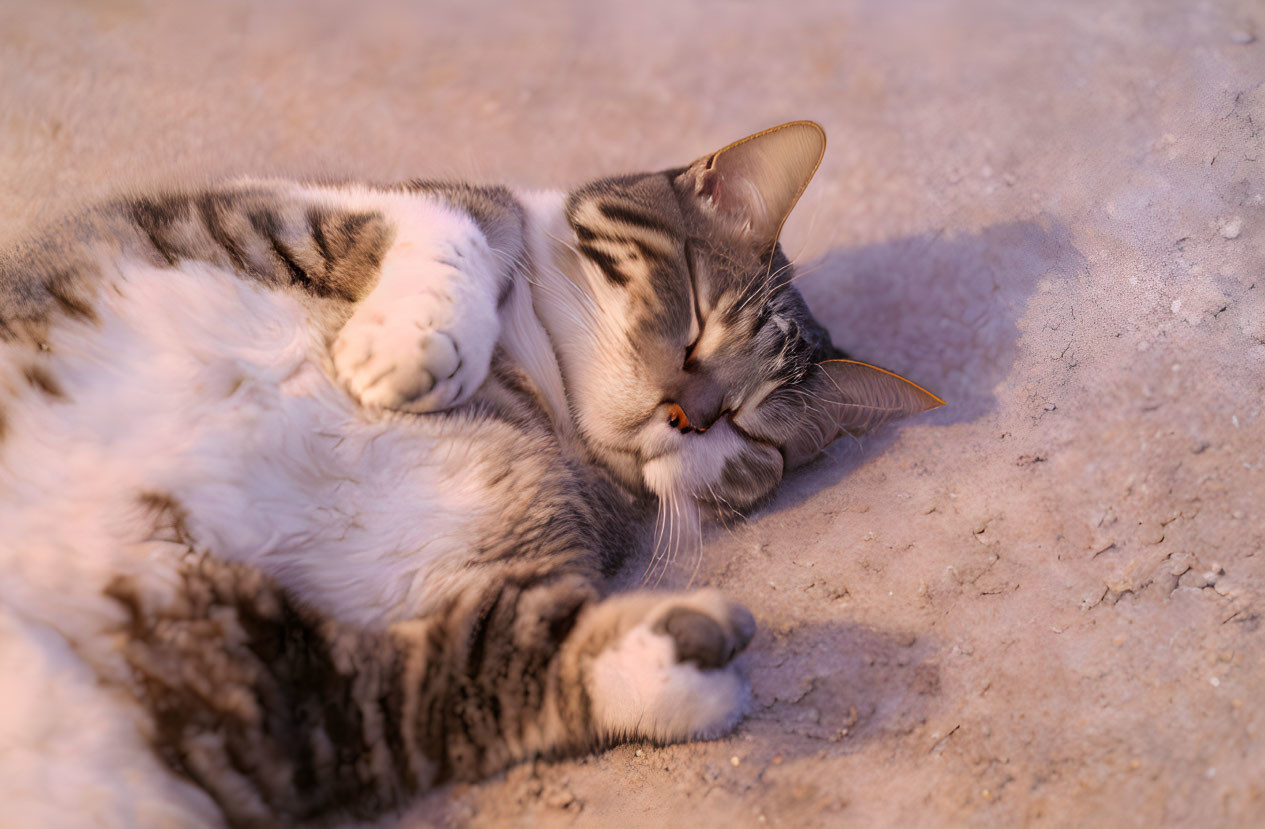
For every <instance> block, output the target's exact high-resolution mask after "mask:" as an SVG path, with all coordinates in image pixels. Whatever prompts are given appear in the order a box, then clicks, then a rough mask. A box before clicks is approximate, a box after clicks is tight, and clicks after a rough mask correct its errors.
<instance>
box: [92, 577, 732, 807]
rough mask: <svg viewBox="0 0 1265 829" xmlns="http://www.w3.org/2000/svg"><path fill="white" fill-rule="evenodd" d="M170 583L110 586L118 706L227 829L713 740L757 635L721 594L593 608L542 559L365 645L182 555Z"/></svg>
mask: <svg viewBox="0 0 1265 829" xmlns="http://www.w3.org/2000/svg"><path fill="white" fill-rule="evenodd" d="M551 570H552V572H550V571H551ZM182 579H183V588H182V589H180V590H178V591H177V593H178V595H177V597H176V599H175V600H174V601H171V602H166V603H164V604H163V605H162V606H151V605H149V604H148V603H147V600H146V599H145V597H144V596H145V594H144V592H143V591H141V590H139V589H138V587H137V586H136V585H135V584H132V583H130V582H127V581H125V580H120V581H118V582H116V583H115V584H114V585H112V586H111V589H110V595H112V596H113V597H115V598H116V599H118V600H119V601H120V602H122V603H123V604H124V605H125V606H126V607H127V608H128V610H129V616H130V621H129V623H128V625H127V627H126V629H125V630H124V631H122V632H121V633H122V636H121V640H122V644H121V647H122V652H123V654H124V656H125V658H126V659H127V661H128V663H129V664H130V666H131V667H132V676H131V679H130V680H129V681H130V682H132V683H133V686H132V687H130V688H129V689H128V690H129V691H130V693H131V694H132V695H133V696H134V697H135V698H136V699H138V700H139V701H141V702H142V703H143V704H144V705H146V706H148V707H149V709H150V712H151V714H152V715H153V724H154V733H153V735H152V741H153V743H154V745H155V746H156V748H157V749H158V751H159V753H160V755H161V756H162V757H163V759H165V760H166V761H167V763H168V764H169V766H170V767H171V768H172V769H173V771H176V772H177V773H178V774H180V775H182V776H184V777H186V778H188V779H191V780H192V781H194V782H195V783H197V784H198V785H200V786H201V787H202V788H203V789H205V790H206V791H207V792H208V793H209V794H210V795H211V797H212V798H214V799H215V800H216V802H217V803H219V805H220V807H221V808H222V809H223V810H224V812H225V815H226V816H227V817H228V819H229V821H230V822H231V823H234V824H237V825H261V826H264V825H271V824H274V823H276V822H283V823H284V822H295V821H302V820H308V819H312V818H314V817H317V816H319V815H322V814H329V813H333V812H338V811H344V812H350V813H351V814H354V815H360V816H368V815H370V814H372V813H373V812H375V811H378V810H381V809H382V808H386V807H390V806H392V805H394V804H397V803H399V801H400V799H401V798H402V797H404V796H406V795H407V794H409V793H410V792H413V791H416V790H417V789H419V788H425V787H427V786H429V785H432V784H435V783H438V782H441V781H443V780H445V779H449V778H459V779H477V778H481V777H486V776H488V775H490V774H494V773H496V772H498V771H500V770H502V769H504V768H505V767H506V766H508V765H510V764H512V763H515V762H518V761H520V760H523V759H527V758H530V757H534V756H540V755H553V756H557V755H563V754H576V753H581V752H584V751H588V750H591V749H592V748H594V747H597V746H600V745H603V744H607V743H611V742H615V741H618V740H623V739H637V738H648V739H653V740H656V741H662V742H668V741H675V740H684V739H689V738H691V737H706V736H714V735H717V734H720V733H723V732H724V731H726V730H728V729H729V728H732V727H733V725H734V724H735V723H736V722H737V721H738V719H739V718H740V717H741V716H742V714H743V713H744V711H745V708H746V704H747V699H748V693H747V686H746V683H745V681H744V680H743V678H742V676H741V675H740V674H739V672H738V670H737V668H736V666H735V665H734V664H733V662H732V659H733V657H734V655H735V654H736V653H737V652H739V651H740V650H742V648H743V647H745V646H746V644H747V643H748V642H749V641H750V639H751V637H752V635H753V633H754V630H755V623H754V621H753V620H752V618H751V614H750V613H748V612H747V611H746V610H745V609H743V608H742V607H740V606H738V605H736V604H734V603H732V602H729V601H727V600H726V599H724V598H723V597H722V596H721V595H720V594H719V593H716V592H714V591H700V592H696V593H688V594H654V593H633V594H626V595H621V596H616V597H614V598H610V599H607V600H605V601H603V600H601V599H600V598H599V595H598V591H597V589H596V588H595V586H594V581H593V579H592V577H591V576H589V575H587V574H583V573H578V572H570V573H559V572H557V570H556V568H555V567H554V566H551V565H549V564H548V563H545V562H540V563H538V564H537V566H535V567H533V566H531V565H525V566H524V568H523V569H522V570H519V571H517V572H513V571H502V572H501V573H499V574H498V575H497V576H496V577H495V578H494V579H490V580H489V581H488V582H487V583H485V584H484V585H482V586H480V587H477V588H470V589H467V590H464V591H461V592H460V593H459V594H458V595H456V596H454V597H453V598H451V599H450V600H449V601H448V602H447V603H446V604H445V605H444V606H442V607H441V608H439V609H437V610H436V612H434V613H433V614H431V615H428V616H427V617H424V618H421V619H416V620H411V621H407V622H402V623H399V624H397V625H394V626H393V627H392V628H391V629H390V630H389V631H365V630H356V629H352V628H348V627H347V626H344V625H340V624H338V623H337V622H335V621H333V620H331V619H328V618H322V617H320V616H317V615H315V614H312V613H311V612H309V611H307V610H304V609H303V608H300V607H297V606H296V605H294V604H293V603H292V602H291V601H290V600H289V598H288V597H287V595H286V594H285V592H284V591H281V590H280V589H278V588H277V587H276V585H275V584H273V583H272V582H271V581H270V580H269V579H267V578H266V577H264V576H263V575H262V574H261V573H260V572H259V571H258V570H256V569H254V568H251V567H248V566H245V565H239V564H226V563H222V562H218V561H216V560H214V559H210V558H196V557H195V558H191V559H190V560H189V561H187V562H186V563H185V565H184V567H183V569H182Z"/></svg>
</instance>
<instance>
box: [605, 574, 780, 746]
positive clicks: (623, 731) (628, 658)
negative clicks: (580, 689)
mask: <svg viewBox="0 0 1265 829" xmlns="http://www.w3.org/2000/svg"><path fill="white" fill-rule="evenodd" d="M754 635H755V619H754V618H752V616H751V613H750V612H749V611H748V610H747V609H746V608H745V607H743V606H742V605H740V604H737V603H735V602H731V601H729V600H727V599H726V598H724V597H723V596H722V595H721V594H720V593H718V592H716V591H714V590H702V591H698V592H695V593H690V594H685V595H678V596H671V597H665V598H663V599H662V600H660V601H658V602H657V603H655V604H653V605H651V606H649V607H648V608H647V612H646V613H645V615H644V616H643V617H642V619H641V620H640V621H639V622H638V623H637V624H635V625H633V626H632V627H631V628H629V629H627V630H626V631H625V632H624V633H623V634H622V635H621V636H620V637H619V638H618V639H617V640H616V641H615V642H614V643H612V644H611V645H610V646H609V647H607V648H606V649H605V650H604V651H602V652H601V653H600V654H599V655H598V656H597V657H596V658H594V659H593V661H592V663H591V665H590V666H589V683H590V688H589V692H590V697H591V699H592V704H593V714H594V724H595V726H596V727H597V729H598V730H599V732H602V733H604V734H605V735H607V736H622V737H634V736H636V737H647V738H650V739H655V740H662V741H665V742H667V741H674V740H684V739H690V738H694V737H714V736H716V735H719V734H723V733H725V732H726V731H729V730H730V729H731V728H733V727H734V725H736V724H737V722H738V720H739V719H741V718H742V715H743V714H745V713H746V709H747V704H748V700H749V698H750V693H749V690H748V687H747V682H746V680H745V678H744V677H743V676H742V675H741V674H740V673H739V671H738V669H737V666H736V665H734V664H733V658H734V656H736V655H737V654H738V653H739V652H740V651H742V649H743V648H745V647H746V646H747V644H748V643H749V642H750V641H751V638H752V636H754Z"/></svg>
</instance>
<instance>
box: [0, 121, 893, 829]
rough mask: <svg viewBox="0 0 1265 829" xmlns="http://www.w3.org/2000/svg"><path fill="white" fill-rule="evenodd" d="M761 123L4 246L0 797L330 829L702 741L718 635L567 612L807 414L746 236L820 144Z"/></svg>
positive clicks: (147, 816)
mask: <svg viewBox="0 0 1265 829" xmlns="http://www.w3.org/2000/svg"><path fill="white" fill-rule="evenodd" d="M767 135H768V136H769V137H767V138H765V139H763V140H760V139H759V138H758V137H757V140H756V141H755V142H754V143H753V144H750V145H743V144H740V145H735V148H736V149H735V151H734V152H729V151H728V148H727V150H726V151H722V153H718V154H715V155H713V156H710V157H708V158H707V159H704V160H702V161H700V162H698V163H697V164H696V165H694V166H692V167H690V168H682V169H680V170H675V171H670V172H668V173H661V174H651V175H646V176H640V177H630V178H627V179H617V180H610V181H608V182H602V183H599V184H597V185H591V186H590V187H588V188H585V189H582V190H579V191H576V192H575V193H573V194H572V195H571V196H570V197H568V196H566V195H564V194H560V193H538V194H521V195H515V194H511V193H510V192H509V191H506V190H503V189H500V188H472V187H466V186H449V185H441V184H430V183H416V184H413V185H410V186H406V187H400V188H385V189H379V188H369V187H362V186H348V187H309V186H303V185H297V184H292V183H287V182H268V181H265V182H243V183H237V184H232V185H225V186H224V187H221V188H216V189H213V190H210V191H204V192H199V193H194V194H188V195H167V196H162V197H155V198H147V199H134V200H127V201H122V202H118V203H115V204H113V205H109V206H107V207H104V208H101V209H98V210H97V211H95V212H93V213H89V214H85V215H84V216H83V217H80V218H79V219H77V220H75V221H74V222H71V223H68V224H66V225H65V226H63V227H60V228H57V229H55V230H54V231H52V232H51V233H50V234H48V235H47V236H45V237H43V239H42V240H41V241H38V242H34V243H31V244H29V245H27V246H26V247H24V248H22V249H19V250H17V251H15V252H13V253H12V254H10V255H9V256H8V257H7V258H6V259H5V260H4V263H3V264H2V265H0V322H2V324H0V336H2V340H3V341H2V342H0V573H2V574H3V575H2V576H0V696H3V698H4V699H5V700H7V702H6V704H5V705H4V706H0V780H3V781H4V782H3V784H0V785H3V788H4V789H5V792H4V794H3V797H2V798H0V802H4V803H5V804H6V805H5V808H6V811H7V813H8V814H9V815H10V816H11V817H12V818H13V819H15V820H17V821H18V822H21V823H28V822H29V823H31V824H32V825H33V824H36V823H38V824H42V825H56V824H66V825H78V824H79V821H80V820H81V818H82V817H83V816H84V815H88V814H96V815H99V816H100V818H101V819H102V821H103V822H104V823H106V824H109V825H129V824H137V825H157V824H162V825H174V824H178V823H187V824H199V823H204V822H215V821H218V820H221V819H224V818H227V819H228V820H229V821H230V822H234V823H240V824H249V823H257V824H260V825H267V824H269V823H272V822H274V821H282V822H291V821H297V820H303V819H308V818H312V817H316V816H320V815H324V814H333V813H339V812H350V813H352V814H368V813H371V812H373V811H375V810H378V809H381V808H384V807H388V806H390V805H392V804H396V803H398V802H400V800H401V798H402V797H403V796H405V795H407V793H409V792H411V791H414V790H416V789H418V788H421V787H425V786H427V785H430V784H432V783H434V782H436V781H438V780H442V779H446V778H449V777H453V776H458V777H477V776H479V775H485V774H488V773H491V772H494V771H496V770H497V769H499V768H503V767H504V766H505V765H507V764H508V763H511V762H513V761H515V760H518V759H521V758H523V757H527V756H532V755H540V754H544V755H548V754H558V753H565V752H573V751H580V750H584V749H586V748H588V747H591V746H593V745H596V744H600V743H602V742H606V741H610V740H614V739H621V738H633V737H647V738H651V739H656V740H676V739H684V738H688V737H692V736H697V735H706V734H715V733H719V732H721V731H724V730H725V729H727V728H729V727H731V726H732V725H733V723H734V722H735V721H736V720H737V718H738V717H739V716H741V713H742V710H743V706H744V701H745V694H746V692H745V685H744V683H743V682H742V680H741V678H740V677H739V675H738V673H737V672H736V669H735V668H734V666H733V665H732V664H731V662H730V660H731V658H732V656H733V654H734V653H736V652H737V651H738V650H741V648H742V647H743V646H745V644H746V643H747V641H748V640H749V639H750V637H751V635H752V633H753V631H754V626H753V623H752V620H751V617H750V614H748V613H747V612H746V611H745V610H743V609H742V608H740V607H738V606H736V605H733V604H731V603H729V602H727V601H725V600H724V599H722V598H720V597H719V596H718V595H716V594H714V593H709V592H703V593H695V594H677V595H673V594H653V593H634V594H626V595H623V596H616V597H613V598H607V599H603V598H602V594H603V584H604V579H605V578H606V577H607V576H608V575H609V574H610V573H612V572H613V571H614V570H615V569H616V568H617V567H618V566H619V565H620V563H621V562H622V560H623V557H624V556H625V555H627V554H628V553H630V552H633V551H635V550H636V548H637V547H638V539H639V538H641V537H642V535H643V533H644V531H645V527H646V524H647V521H646V519H647V518H648V517H651V516H653V515H654V511H655V503H656V501H657V502H658V503H659V512H660V517H661V518H662V519H664V522H665V523H664V524H663V525H662V526H661V528H660V529H661V536H662V534H663V532H665V531H666V532H669V533H671V536H672V537H671V538H670V539H669V540H667V541H666V542H665V540H664V539H663V538H662V537H661V538H660V539H658V540H657V542H656V543H657V547H658V548H660V549H661V550H668V551H671V550H673V549H675V548H674V545H675V546H676V547H679V546H680V541H679V538H677V536H678V535H679V534H680V533H681V532H683V531H685V530H687V529H692V528H693V527H694V526H695V525H694V524H693V523H691V520H690V519H689V518H688V517H685V518H683V517H681V513H683V512H689V511H690V510H694V511H697V509H698V508H699V507H701V508H703V509H707V510H716V509H730V508H732V509H743V508H746V507H747V506H749V505H751V504H753V503H755V502H756V501H757V500H758V499H760V498H761V497H763V496H764V495H766V494H767V493H768V492H769V491H771V490H772V488H773V487H774V486H775V485H776V483H777V481H778V480H780V478H781V475H782V473H783V468H784V466H785V465H786V464H792V465H793V464H794V463H797V462H799V461H800V460H802V459H804V458H805V457H808V456H811V455H812V454H813V453H815V452H816V451H817V450H818V449H820V447H821V446H822V445H824V443H826V442H828V441H829V440H830V439H832V438H833V437H834V435H835V434H837V432H838V429H839V428H840V426H841V424H840V423H839V420H840V413H839V407H840V405H843V402H844V401H842V400H841V399H835V398H831V399H830V400H826V399H825V398H827V397H829V395H828V394H827V393H826V389H827V388H828V387H827V386H826V385H823V381H822V380H820V379H815V378H816V376H817V374H821V375H822V376H824V377H825V379H826V380H828V381H829V382H830V384H831V385H832V386H834V387H836V388H837V384H838V379H837V378H836V379H832V378H831V377H830V376H829V375H828V374H826V373H825V372H814V371H812V370H811V369H812V368H813V367H814V366H815V365H816V364H817V363H818V362H819V361H821V360H822V359H824V358H827V357H830V356H833V353H832V351H831V349H832V347H831V346H830V342H829V338H828V337H826V336H825V334H824V332H823V331H821V329H820V328H819V327H818V326H816V324H815V323H813V322H812V320H811V317H809V316H808V314H807V310H806V309H804V308H803V305H802V301H801V300H799V298H798V295H797V294H795V293H794V289H793V288H792V287H790V285H789V278H788V277H787V276H786V275H784V274H781V273H779V272H780V271H783V270H784V269H785V268H784V264H785V263H784V261H782V260H781V259H780V253H779V252H778V251H777V250H776V247H775V244H774V242H775V237H776V232H777V229H778V227H780V224H781V221H782V219H783V218H784V216H785V213H786V211H789V209H790V207H791V206H792V205H793V203H794V201H795V199H796V198H797V197H798V195H799V192H800V191H801V190H802V188H803V186H804V184H806V182H807V179H808V177H809V176H810V175H811V173H812V171H813V169H814V168H815V166H816V162H817V159H818V158H819V157H820V150H821V146H820V137H819V136H820V134H819V131H818V130H816V128H815V127H810V126H809V125H804V124H797V125H789V126H788V127H786V128H782V129H781V130H779V131H772V132H770V133H768V134H767ZM788 141H789V143H787V142H788ZM743 146H748V149H750V147H756V148H759V149H758V152H757V153H756V155H754V156H751V155H750V153H749V152H748V150H744V149H741V147H743ZM731 158H732V159H734V163H733V169H732V170H727V169H726V168H725V166H724V164H715V162H716V160H717V159H721V160H722V161H726V160H729V159H731ZM722 174H723V175H722ZM722 185H724V187H725V190H724V193H723V195H722ZM744 188H747V189H748V190H750V192H743V190H744ZM731 193H733V194H734V195H730V194H731ZM775 266H776V267H775ZM683 347H684V350H685V356H684V357H683V358H682V357H680V356H679V355H680V354H681V353H682V348H683ZM656 349H657V350H658V351H656ZM669 351H670V352H672V356H669V357H667V358H666V359H667V362H668V363H674V364H673V365H668V366H665V364H664V361H665V355H667V354H668V352H669ZM906 408H909V407H908V406H907V405H906ZM889 409H890V410H891V411H890V413H894V412H895V411H896V409H895V408H892V407H890V406H889ZM687 412H688V416H687V415H686V413H687ZM682 420H684V422H682ZM665 505H666V506H665ZM669 507H670V508H671V509H672V511H674V512H675V513H676V514H677V515H676V517H675V518H674V519H673V520H671V521H669V520H668V519H669V518H672V517H673V516H672V515H671V514H670V513H669V511H668V508H669ZM665 528H666V529H665Z"/></svg>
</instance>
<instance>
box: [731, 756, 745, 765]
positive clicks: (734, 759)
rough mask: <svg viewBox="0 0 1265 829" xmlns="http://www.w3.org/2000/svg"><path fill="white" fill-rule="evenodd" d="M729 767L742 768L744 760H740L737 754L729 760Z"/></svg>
mask: <svg viewBox="0 0 1265 829" xmlns="http://www.w3.org/2000/svg"><path fill="white" fill-rule="evenodd" d="M729 765H731V766H734V767H737V766H740V765H742V760H739V759H738V755H737V754H735V755H734V756H733V757H730V758H729Z"/></svg>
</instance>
